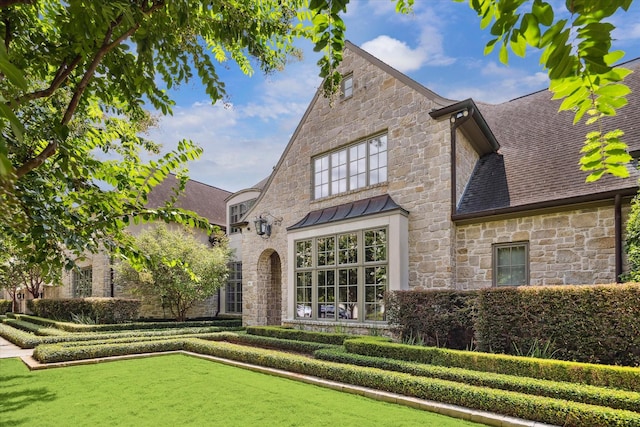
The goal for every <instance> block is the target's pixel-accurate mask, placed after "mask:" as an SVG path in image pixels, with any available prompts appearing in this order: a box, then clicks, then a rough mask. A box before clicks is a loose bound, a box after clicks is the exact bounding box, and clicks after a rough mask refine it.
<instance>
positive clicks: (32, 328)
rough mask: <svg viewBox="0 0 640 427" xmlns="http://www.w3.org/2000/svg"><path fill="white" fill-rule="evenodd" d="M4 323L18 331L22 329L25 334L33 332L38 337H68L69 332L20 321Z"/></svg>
mask: <svg viewBox="0 0 640 427" xmlns="http://www.w3.org/2000/svg"><path fill="white" fill-rule="evenodd" d="M3 323H5V324H7V325H9V326H13V327H14V328H16V329H21V330H23V331H25V332H33V333H34V334H36V335H42V336H50V335H68V332H64V331H61V330H59V329H56V328H51V327H48V326H42V325H38V324H35V323H31V322H26V321H24V320H19V319H5V320H4V321H3Z"/></svg>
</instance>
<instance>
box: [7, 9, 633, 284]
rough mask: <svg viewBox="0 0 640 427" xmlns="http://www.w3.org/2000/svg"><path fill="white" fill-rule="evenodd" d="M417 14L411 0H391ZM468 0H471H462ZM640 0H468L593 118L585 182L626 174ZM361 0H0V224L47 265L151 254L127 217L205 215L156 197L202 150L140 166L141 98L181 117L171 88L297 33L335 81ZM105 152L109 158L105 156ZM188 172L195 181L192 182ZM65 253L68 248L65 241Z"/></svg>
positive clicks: (503, 45) (289, 42) (278, 48)
mask: <svg viewBox="0 0 640 427" xmlns="http://www.w3.org/2000/svg"><path fill="white" fill-rule="evenodd" d="M394 1H395V2H396V5H397V10H398V11H400V12H405V13H406V12H409V11H410V9H411V6H412V5H413V1H414V0H394ZM455 1H464V0H455ZM631 2H632V0H571V1H567V2H565V8H566V9H567V10H568V12H569V13H570V15H571V19H570V20H567V19H561V18H559V17H558V14H557V13H556V11H554V9H553V7H552V6H551V4H549V3H547V2H545V1H543V0H529V1H525V0H469V1H468V3H469V5H470V6H471V7H472V8H473V9H474V10H475V11H476V12H477V13H478V15H479V16H480V19H481V26H482V27H483V28H488V29H489V31H490V32H491V34H492V35H493V36H494V37H495V38H494V40H492V41H491V42H489V44H488V45H487V49H486V53H488V52H490V51H491V50H492V49H494V48H496V47H499V57H500V60H501V61H502V62H505V63H506V62H508V57H509V52H512V53H514V54H516V55H525V53H526V49H527V47H530V48H535V49H542V51H543V54H542V66H543V67H544V68H545V69H546V70H547V71H548V73H549V76H550V78H551V85H550V89H551V90H552V91H553V92H554V94H555V95H554V96H555V97H557V98H559V99H564V101H563V102H562V105H561V109H567V110H575V112H576V116H575V120H576V122H577V121H580V120H581V119H582V118H583V117H584V116H585V115H587V116H588V119H587V122H589V123H591V124H592V125H594V126H596V130H595V131H594V132H590V133H589V135H587V138H586V141H585V146H584V149H583V152H584V156H583V158H582V161H581V164H582V165H581V167H582V169H584V170H586V171H588V172H590V174H589V176H588V178H587V179H588V180H596V179H599V178H600V177H601V176H603V175H604V174H605V173H611V174H614V175H617V176H625V175H626V168H625V164H626V163H627V162H628V160H629V155H628V154H627V151H626V145H625V144H624V143H623V142H622V140H621V136H622V134H621V132H618V131H615V130H610V131H606V130H605V129H604V128H603V126H602V120H601V118H602V117H604V116H610V115H614V114H615V113H616V110H617V109H619V108H621V107H622V106H624V105H625V104H626V102H627V101H626V98H625V96H626V95H627V94H628V88H627V87H626V86H625V85H624V84H623V79H624V77H625V76H626V75H627V74H628V72H629V71H628V70H625V69H623V68H620V67H615V66H613V64H614V63H615V62H616V61H619V60H620V59H621V57H622V53H621V52H611V51H610V48H611V31H612V30H613V25H612V24H611V23H608V22H607V20H608V19H609V18H610V17H611V16H612V15H613V14H614V13H616V12H617V11H619V10H623V11H624V10H627V9H628V8H629V6H630V4H631ZM348 3H349V0H216V1H205V2H195V1H190V0H172V1H166V0H110V1H93V0H69V1H65V2H62V1H59V0H38V1H30V0H0V207H1V208H2V212H3V213H4V214H3V216H2V220H0V233H2V234H3V235H5V236H6V239H9V240H11V241H13V242H14V243H15V245H16V247H17V248H18V251H19V252H20V254H19V255H20V256H21V257H22V258H24V259H25V261H26V262H28V263H30V264H39V265H41V266H42V274H43V275H44V276H45V277H47V278H49V279H55V278H56V273H55V272H56V271H60V269H61V268H62V267H63V266H65V267H67V268H72V267H73V259H74V257H75V256H77V255H78V254H80V253H82V252H83V251H85V250H89V251H96V250H98V249H99V248H100V247H101V245H104V247H106V248H107V249H108V250H110V251H113V252H116V253H118V254H120V255H121V256H122V257H125V258H127V259H129V260H132V261H136V260H138V262H143V257H141V256H140V255H139V253H138V252H137V251H136V249H135V245H134V244H133V241H132V240H131V239H130V238H129V237H127V235H126V233H124V232H123V230H124V229H125V228H126V226H127V224H128V220H129V218H135V219H136V220H143V221H145V220H149V221H158V220H160V221H167V222H172V221H177V222H181V223H190V224H192V225H199V226H201V227H205V228H206V227H208V224H207V222H206V221H205V220H203V219H202V218H199V217H197V216H194V215H189V214H188V213H187V212H184V211H180V210H177V209H174V208H172V207H171V206H166V207H164V208H162V209H157V210H149V209H146V208H145V206H144V205H145V201H146V196H147V194H148V192H149V191H150V190H151V188H153V186H154V185H156V184H157V183H158V182H160V181H161V180H162V179H164V178H165V177H166V176H167V175H168V174H169V173H170V172H171V171H175V170H176V169H178V170H179V169H180V168H181V166H182V165H183V164H184V163H185V162H187V161H188V160H190V159H194V158H196V157H197V156H198V155H200V153H201V149H200V148H199V147H195V146H193V144H191V143H189V142H188V141H183V142H181V144H180V145H179V147H178V149H177V150H176V151H174V152H172V153H168V154H165V155H164V156H163V157H160V158H159V159H157V160H154V161H153V162H150V163H146V164H142V163H141V161H140V160H141V153H143V152H144V151H146V150H151V151H155V152H157V148H158V147H155V146H154V145H153V144H152V143H150V142H149V141H146V140H145V139H144V138H142V137H141V136H140V132H142V131H144V130H145V129H146V128H147V127H148V126H149V124H150V119H149V116H148V115H147V114H146V112H145V107H147V106H152V107H153V108H155V109H156V110H157V111H160V112H162V113H163V114H170V113H171V107H172V105H173V101H172V100H171V99H170V98H169V96H168V95H167V93H166V92H165V90H163V87H166V88H173V87H175V86H178V85H180V84H184V83H187V82H189V81H190V80H191V79H193V78H196V77H195V75H196V74H197V76H198V77H197V78H199V79H200V80H201V81H202V82H203V83H204V86H205V90H206V92H207V94H208V95H209V96H210V97H211V99H212V101H217V100H219V99H221V98H223V97H224V95H225V87H224V82H222V81H221V80H220V78H219V77H218V74H217V65H218V64H219V63H225V62H226V61H228V60H233V61H235V62H236V63H237V64H238V65H239V67H240V68H241V70H242V71H244V72H245V73H246V74H251V73H252V72H253V67H254V66H256V65H257V66H258V67H259V68H261V69H262V70H263V71H265V72H270V71H273V70H278V69H280V68H281V67H283V66H284V65H285V64H286V62H287V61H288V60H289V59H290V58H291V57H292V56H293V57H295V56H298V55H299V52H298V51H297V50H296V48H295V47H294V45H293V42H294V40H295V39H296V38H297V37H305V38H308V39H310V40H312V42H313V43H314V44H315V49H316V50H317V51H323V52H324V56H323V58H322V59H321V60H320V62H319V66H320V75H321V76H322V77H324V78H325V89H326V91H327V93H328V94H331V93H335V92H336V91H337V90H338V89H337V88H339V84H338V83H339V81H340V75H339V74H338V73H337V71H336V69H337V65H338V64H339V62H340V61H341V59H342V51H343V49H344V34H345V25H344V22H343V20H342V18H341V16H340V14H341V13H344V12H346V10H347V7H348ZM96 151H103V152H105V153H106V155H107V156H112V157H111V159H110V160H100V159H99V158H98V157H97V156H96V155H95V153H96ZM183 182H184V181H183ZM65 251H68V252H65Z"/></svg>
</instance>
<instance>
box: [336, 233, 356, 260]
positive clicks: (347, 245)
mask: <svg viewBox="0 0 640 427" xmlns="http://www.w3.org/2000/svg"><path fill="white" fill-rule="evenodd" d="M357 262H358V235H357V234H356V233H349V234H341V235H339V236H338V263H339V264H354V263H357Z"/></svg>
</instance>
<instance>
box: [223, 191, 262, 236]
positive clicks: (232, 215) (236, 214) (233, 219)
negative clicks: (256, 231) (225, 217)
mask: <svg viewBox="0 0 640 427" xmlns="http://www.w3.org/2000/svg"><path fill="white" fill-rule="evenodd" d="M255 202H256V199H251V200H247V201H246V202H242V203H237V204H235V205H231V206H229V224H235V223H237V222H240V221H241V220H242V217H243V216H244V214H246V213H247V211H248V210H249V209H250V208H251V207H252V206H253V204H254V203H255ZM239 232H240V228H238V227H230V228H229V234H234V233H239Z"/></svg>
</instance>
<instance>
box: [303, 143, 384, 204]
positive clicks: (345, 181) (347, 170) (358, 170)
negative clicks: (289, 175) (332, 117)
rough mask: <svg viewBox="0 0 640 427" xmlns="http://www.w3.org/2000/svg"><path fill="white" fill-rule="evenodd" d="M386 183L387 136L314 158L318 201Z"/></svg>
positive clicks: (315, 196) (314, 176) (315, 193)
mask: <svg viewBox="0 0 640 427" xmlns="http://www.w3.org/2000/svg"><path fill="white" fill-rule="evenodd" d="M386 180H387V135H386V134H382V135H378V136H375V137H372V138H369V139H367V140H364V141H361V142H358V143H355V144H352V145H349V146H347V147H345V148H341V149H339V150H334V151H332V152H330V153H328V154H324V155H322V156H318V157H315V158H314V159H313V188H314V198H315V199H320V198H322V197H327V196H331V195H335V194H340V193H344V192H347V191H351V190H356V189H358V188H363V187H367V186H370V185H375V184H378V183H381V182H385V181H386Z"/></svg>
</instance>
